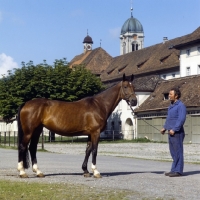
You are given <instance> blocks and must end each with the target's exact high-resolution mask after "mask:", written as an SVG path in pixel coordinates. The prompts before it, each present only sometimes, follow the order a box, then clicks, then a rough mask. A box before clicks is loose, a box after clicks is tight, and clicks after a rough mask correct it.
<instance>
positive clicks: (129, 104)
mask: <svg viewBox="0 0 200 200" xmlns="http://www.w3.org/2000/svg"><path fill="white" fill-rule="evenodd" d="M126 103H127V104H128V105H129V107H130V109H131V110H132V115H133V113H134V110H133V108H132V107H131V105H130V103H129V101H128V100H126ZM133 116H134V115H133ZM138 119H141V120H143V121H144V122H145V123H146V124H148V125H150V126H151V127H153V128H155V129H156V130H157V131H159V132H160V130H159V129H158V128H156V127H155V126H153V125H151V124H149V123H148V122H147V121H145V120H144V119H142V118H141V117H140V118H138Z"/></svg>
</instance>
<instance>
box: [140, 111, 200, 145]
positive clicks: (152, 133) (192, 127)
mask: <svg viewBox="0 0 200 200" xmlns="http://www.w3.org/2000/svg"><path fill="white" fill-rule="evenodd" d="M165 120H166V117H164V116H163V117H149V118H141V119H140V118H139V119H138V138H144V137H148V138H149V139H150V140H153V141H159V142H167V141H168V135H167V134H165V135H162V134H161V133H160V132H159V130H160V129H161V128H162V127H163V124H164V123H165ZM151 125H152V126H154V127H155V128H154V127H152V126H151ZM157 129H158V130H157ZM184 129H185V139H184V143H200V131H199V130H200V115H199V114H198V115H190V114H188V115H187V117H186V121H185V124H184Z"/></svg>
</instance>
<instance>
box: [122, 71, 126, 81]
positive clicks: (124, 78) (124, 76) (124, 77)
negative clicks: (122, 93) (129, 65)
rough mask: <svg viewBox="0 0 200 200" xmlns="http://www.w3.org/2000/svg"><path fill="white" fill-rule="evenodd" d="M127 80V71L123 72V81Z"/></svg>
mask: <svg viewBox="0 0 200 200" xmlns="http://www.w3.org/2000/svg"><path fill="white" fill-rule="evenodd" d="M125 80H126V75H125V73H124V74H123V81H125Z"/></svg>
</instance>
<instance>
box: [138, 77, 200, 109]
mask: <svg viewBox="0 0 200 200" xmlns="http://www.w3.org/2000/svg"><path fill="white" fill-rule="evenodd" d="M173 87H179V89H180V91H181V98H180V99H181V100H182V102H183V103H184V104H185V105H186V107H200V75H196V76H188V77H184V78H175V79H171V80H168V81H164V80H162V81H159V82H158V84H157V87H156V89H155V91H154V92H153V93H152V94H151V95H150V96H149V97H148V98H147V99H146V100H145V101H144V103H142V104H141V105H140V106H139V107H138V108H136V109H135V110H134V111H135V112H136V113H140V112H146V111H152V110H155V111H156V110H163V109H167V107H168V106H169V104H170V102H169V100H164V94H167V93H169V91H170V89H171V88H173Z"/></svg>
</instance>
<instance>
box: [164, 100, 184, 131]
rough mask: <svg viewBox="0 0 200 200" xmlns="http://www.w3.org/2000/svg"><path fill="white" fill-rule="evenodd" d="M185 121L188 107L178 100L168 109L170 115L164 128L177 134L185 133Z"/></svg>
mask: <svg viewBox="0 0 200 200" xmlns="http://www.w3.org/2000/svg"><path fill="white" fill-rule="evenodd" d="M185 119H186V107H185V105H184V104H183V103H182V102H181V101H180V100H177V101H176V102H175V103H174V104H171V105H170V106H169V108H168V115H167V119H166V122H165V125H164V128H165V129H166V130H173V131H175V132H179V131H180V132H182V131H183V132H184V129H183V125H184V123H185Z"/></svg>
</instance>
